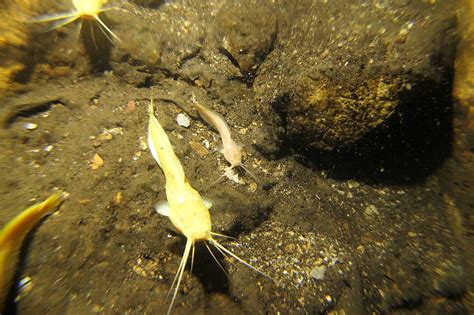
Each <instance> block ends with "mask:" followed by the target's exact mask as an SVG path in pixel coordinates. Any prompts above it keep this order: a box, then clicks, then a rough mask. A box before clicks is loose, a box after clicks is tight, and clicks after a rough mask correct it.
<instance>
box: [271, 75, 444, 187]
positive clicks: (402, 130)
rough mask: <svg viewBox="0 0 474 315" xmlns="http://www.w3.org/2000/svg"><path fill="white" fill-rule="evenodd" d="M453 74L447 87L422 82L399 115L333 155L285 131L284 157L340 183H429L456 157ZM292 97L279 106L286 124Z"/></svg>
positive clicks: (409, 94) (408, 94) (406, 97)
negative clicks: (453, 151)
mask: <svg viewBox="0 0 474 315" xmlns="http://www.w3.org/2000/svg"><path fill="white" fill-rule="evenodd" d="M451 78H452V76H449V77H448V79H446V80H445V81H444V83H441V84H436V83H435V82H432V81H427V80H425V81H423V78H421V79H419V81H418V82H419V84H418V85H417V86H414V87H413V89H414V90H412V91H408V92H406V93H404V94H402V95H400V96H399V104H400V105H399V106H398V107H397V109H396V113H394V114H393V115H392V116H390V117H389V118H388V119H387V120H386V121H385V122H384V123H383V124H382V125H380V126H379V127H377V128H375V129H373V130H372V131H370V132H369V133H367V134H366V135H365V136H364V137H363V138H361V139H360V140H358V141H356V142H355V143H353V144H352V145H350V146H346V147H342V148H339V149H337V150H333V151H323V150H309V149H308V148H307V145H306V143H305V141H304V139H303V138H304V137H296V136H292V135H289V134H287V133H286V132H284V133H283V132H282V133H280V134H279V137H280V139H279V140H280V141H281V143H284V144H285V145H284V147H283V148H282V149H281V151H280V152H279V153H280V154H281V155H284V154H291V150H288V148H287V145H290V144H291V147H292V149H294V151H295V158H296V160H297V161H298V162H300V163H301V164H303V165H305V166H307V167H310V168H314V169H317V170H320V169H324V170H326V171H327V172H328V176H331V177H333V178H336V179H340V180H347V179H357V180H360V181H363V182H367V183H372V184H374V183H385V184H411V183H417V182H420V181H423V180H424V179H425V178H426V177H427V176H429V175H430V174H431V173H432V172H433V171H435V170H436V169H437V168H438V167H439V166H440V165H441V164H442V163H443V161H444V160H445V159H446V158H447V157H449V156H450V154H451V146H452V136H453V130H452V116H453V113H452V101H451V88H452V83H451V82H452V81H451ZM289 102H291V99H289V98H288V96H285V97H283V98H280V99H279V100H278V101H277V102H275V103H274V104H272V105H273V108H274V110H275V111H276V113H277V114H278V116H279V118H280V120H281V126H286V117H287V111H286V105H288V104H289Z"/></svg>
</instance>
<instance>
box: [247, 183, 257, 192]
mask: <svg viewBox="0 0 474 315" xmlns="http://www.w3.org/2000/svg"><path fill="white" fill-rule="evenodd" d="M256 191H257V183H255V182H251V183H250V185H249V192H251V193H254V192H256Z"/></svg>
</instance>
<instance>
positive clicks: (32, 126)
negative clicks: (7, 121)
mask: <svg viewBox="0 0 474 315" xmlns="http://www.w3.org/2000/svg"><path fill="white" fill-rule="evenodd" d="M23 128H25V129H26V130H35V129H36V128H38V124H35V123H29V122H27V123H24V124H23Z"/></svg>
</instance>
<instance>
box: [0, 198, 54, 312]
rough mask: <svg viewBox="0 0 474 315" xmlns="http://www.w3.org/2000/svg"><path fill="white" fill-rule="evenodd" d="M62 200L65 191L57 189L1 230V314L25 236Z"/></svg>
mask: <svg viewBox="0 0 474 315" xmlns="http://www.w3.org/2000/svg"><path fill="white" fill-rule="evenodd" d="M62 200H63V193H62V192H61V191H57V192H55V193H54V194H53V195H51V197H49V198H48V199H46V200H45V201H43V202H41V203H37V204H35V205H32V206H31V207H29V208H28V209H26V210H24V211H23V212H21V213H20V214H18V215H17V216H16V217H14V218H13V219H12V220H11V221H10V222H8V223H7V224H6V225H5V226H4V227H3V229H2V230H1V231H0V314H1V312H2V309H3V307H5V299H6V297H7V293H8V289H9V287H10V285H11V282H12V280H13V276H14V275H15V271H16V263H17V260H18V252H19V251H20V248H21V245H22V244H23V240H24V239H25V236H26V235H27V234H28V232H30V230H31V229H32V228H33V227H34V226H35V225H36V224H37V223H38V222H39V220H40V219H41V218H42V217H43V216H45V215H47V214H49V213H51V212H52V211H53V210H54V209H55V208H56V207H57V206H58V205H59V204H60V203H61V201H62Z"/></svg>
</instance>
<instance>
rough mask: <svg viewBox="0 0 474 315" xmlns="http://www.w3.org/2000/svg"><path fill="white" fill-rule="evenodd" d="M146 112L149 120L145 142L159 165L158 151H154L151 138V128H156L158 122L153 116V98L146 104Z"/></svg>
mask: <svg viewBox="0 0 474 315" xmlns="http://www.w3.org/2000/svg"><path fill="white" fill-rule="evenodd" d="M148 112H149V114H150V121H149V123H148V137H147V143H148V147H149V148H150V152H151V155H152V156H153V158H154V159H155V161H156V162H157V163H158V165H159V166H160V167H161V163H160V158H159V157H158V152H157V151H156V148H155V144H154V143H153V139H152V137H151V133H152V132H153V129H155V128H157V127H156V125H157V124H158V121H157V120H156V117H155V110H154V108H153V98H152V99H151V100H150V105H148Z"/></svg>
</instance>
